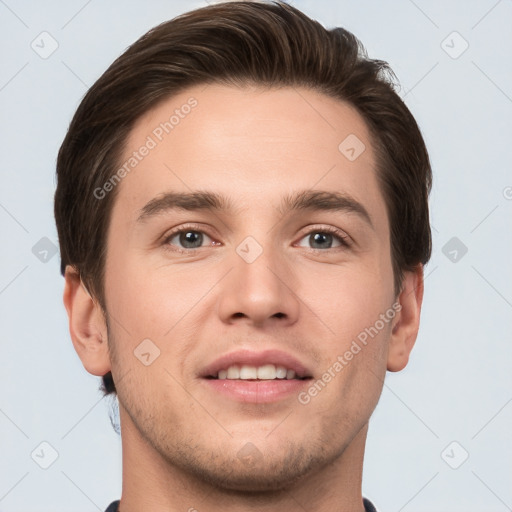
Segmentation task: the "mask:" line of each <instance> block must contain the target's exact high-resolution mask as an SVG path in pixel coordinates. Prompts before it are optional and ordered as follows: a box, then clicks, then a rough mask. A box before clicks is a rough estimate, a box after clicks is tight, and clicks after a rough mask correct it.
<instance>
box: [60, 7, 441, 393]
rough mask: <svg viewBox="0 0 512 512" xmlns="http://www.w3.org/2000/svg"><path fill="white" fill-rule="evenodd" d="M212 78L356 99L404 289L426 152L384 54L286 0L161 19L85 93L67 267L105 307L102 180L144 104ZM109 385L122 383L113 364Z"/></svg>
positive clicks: (73, 142) (427, 243) (71, 190)
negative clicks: (370, 51)
mask: <svg viewBox="0 0 512 512" xmlns="http://www.w3.org/2000/svg"><path fill="white" fill-rule="evenodd" d="M206 83H221V84H226V85H231V86H233V85H234V86H240V87H242V86H244V85H249V84H251V85H262V86H265V87H283V86H291V87H294V86H303V87H308V88H310V89H313V90H316V91H319V92H321V93H324V94H326V95H328V96H330V97H333V98H336V99H339V100H341V101H344V102H347V103H349V104H350V105H352V106H353V107H355V108H356V109H357V111H358V112H359V114H360V115H361V116H362V118H363V119H364V120H365V122H366V125H367V126H368V128H369V131H370V133H371V136H372V139H373V140H372V142H373V145H374V150H375V151H376V155H377V166H378V171H379V172H378V178H379V180H380V184H381V187H382V192H383V196H384V198H385V201H386V205H387V212H388V215H389V221H390V231H391V235H390V237H391V238H390V243H391V251H392V254H391V257H392V262H393V272H394V279H395V291H396V293H398V291H399V290H400V288H401V283H402V279H403V272H404V271H406V270H413V269H414V268H415V267H416V266H417V265H418V264H420V263H423V264H424V263H426V262H427V261H428V260H429V259H430V254H431V232H430V224H429V213H428V195H429V193H430V188H431V181H432V172H431V168H430V162H429V157H428V153H427V149H426V147H425V143H424V140H423V138H422V135H421V133H420V130H419V128H418V125H417V124H416V121H415V119H414V117H413V116H412V114H411V112H410V111H409V109H408V108H407V107H406V105H405V104H404V102H403V101H402V100H401V98H400V97H399V95H398V94H397V93H396V92H395V86H396V79H395V75H394V74H393V72H392V70H391V69H390V68H389V66H388V64H387V63H386V62H384V61H382V60H375V59H369V58H368V56H367V53H366V51H365V49H364V47H363V46H362V44H361V43H360V41H359V40H358V39H357V38H356V37H355V36H354V35H353V34H351V33H350V32H348V31H347V30H345V29H343V28H339V27H338V28H333V29H331V30H327V29H326V28H324V27H323V26H322V25H321V24H320V23H318V22H317V21H314V20H312V19H310V18H309V17H307V16H306V15H305V14H303V13H302V12H300V11H299V10H297V9H296V8H294V7H292V6H290V5H288V4H286V3H282V2H279V1H272V2H256V1H252V2H251V1H248V2H245V1H238V2H229V3H221V4H214V5H209V6H207V7H204V8H201V9H197V10H194V11H191V12H188V13H185V14H183V15H181V16H178V17H176V18H174V19H173V20H171V21H168V22H165V23H163V24H161V25H159V26H157V27H155V28H153V29H152V30H150V31H149V32H148V33H147V34H145V35H144V36H142V37H141V38H140V39H139V40H138V41H136V42H135V43H134V44H133V45H132V46H130V47H129V48H128V49H127V50H126V52H125V53H123V54H122V55H121V56H120V57H119V58H118V59H116V60H115V61H114V62H113V64H112V65H111V66H110V67H109V68H108V69H107V71H106V72H105V73H104V74H103V75H102V76H101V77H100V78H99V79H98V81H97V82H96V83H95V84H94V85H93V86H92V87H91V88H90V89H89V91H88V92H87V94H86V95H85V97H84V99H83V100H82V102H81V104H80V106H79V107H78V109H77V111H76V113H75V115H74V117H73V120H72V121H71V124H70V127H69V130H68V133H67V135H66V137H65V139H64V141H63V143H62V146H61V148H60V151H59V155H58V160H57V190H56V193H55V219H56V223H57V230H58V235H59V244H60V252H61V272H62V274H63V275H64V272H65V268H66V265H73V266H74V267H75V268H76V269H77V270H78V272H79V273H80V275H81V277H82V279H83V281H84V284H85V285H86V286H87V288H88V289H89V291H90V292H91V293H92V295H93V296H94V297H95V298H97V300H98V302H99V304H100V305H101V306H102V308H103V309H104V310H105V300H104V299H105V295H104V288H103V285H104V263H105V255H106V250H107V240H106V237H107V228H108V226H109V221H110V215H111V211H112V207H113V204H114V200H115V197H116V193H117V189H118V188H119V187H116V188H114V189H113V190H112V191H111V192H110V193H109V194H108V195H107V196H106V197H104V198H103V199H101V200H100V199H98V198H97V196H96V195H95V194H94V191H95V190H97V189H98V188H100V187H102V186H103V185H104V183H105V182H107V180H109V179H110V178H111V177H112V176H113V175H114V174H115V172H116V169H117V168H118V166H119V163H120V158H121V153H122V151H123V149H124V144H125V142H126V140H127V138H128V135H129V133H130V131H131V129H132V127H133V125H134V123H135V122H136V121H137V119H138V118H139V117H140V116H142V115H143V114H144V113H146V112H147V111H148V110H150V109H151V108H153V107H155V106H156V104H157V103H158V102H160V101H162V100H163V99H165V98H168V97H170V96H172V95H175V94H177V93H179V92H181V91H183V90H184V89H186V88H189V87H191V86H193V85H198V84H206ZM340 142H341V141H340ZM103 391H104V392H105V393H106V394H108V393H115V385H114V382H113V379H112V374H111V373H110V372H109V373H108V374H107V375H105V376H104V377H103Z"/></svg>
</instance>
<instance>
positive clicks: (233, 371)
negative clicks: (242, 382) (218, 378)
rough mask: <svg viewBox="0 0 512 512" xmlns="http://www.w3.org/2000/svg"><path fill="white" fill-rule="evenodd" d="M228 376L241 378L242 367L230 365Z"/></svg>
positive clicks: (229, 377)
mask: <svg viewBox="0 0 512 512" xmlns="http://www.w3.org/2000/svg"><path fill="white" fill-rule="evenodd" d="M227 378H228V379H239V378H240V369H239V368H238V366H230V367H229V368H228V373H227Z"/></svg>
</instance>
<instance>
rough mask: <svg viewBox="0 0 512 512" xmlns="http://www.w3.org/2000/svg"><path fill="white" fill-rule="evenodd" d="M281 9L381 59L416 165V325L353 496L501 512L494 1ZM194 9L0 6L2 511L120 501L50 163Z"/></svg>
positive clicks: (506, 3) (504, 101)
mask: <svg viewBox="0 0 512 512" xmlns="http://www.w3.org/2000/svg"><path fill="white" fill-rule="evenodd" d="M292 3H293V4H294V5H296V6H297V7H299V8H301V9H303V10H304V11H305V12H306V13H307V14H309V15H311V16H313V17H315V18H317V19H318V20H320V21H321V22H323V23H324V24H325V25H327V26H329V27H332V26H335V25H341V26H343V27H345V28H347V29H349V30H351V31H352V32H354V33H355V35H356V36H358V37H359V38H360V39H361V40H362V41H363V43H364V44H365V46H366V47H367V49H368V52H369V54H370V56H372V57H376V58H381V59H383V60H387V61H388V62H389V63H390V64H391V66H392V67H393V69H394V71H395V72H396V74H397V76H398V78H399V79H400V81H401V84H402V90H401V95H402V97H404V99H405V101H406V102H407V104H408V106H409V108H410V109H411V110H412V112H413V114H414V115H415V116H416V118H417V120H418V122H419V124H420V126H421V129H422V131H423V133H424V136H425V139H426V142H427V145H428V147H429V151H430V155H431V159H432V164H433V169H434V178H435V184H434V188H433V193H432V196H431V211H432V225H433V235H434V252H433V257H432V260H431V262H430V264H429V265H428V267H427V269H426V274H427V279H426V283H425V285H426V292H425V302H424V309H423V321H422V326H421V329H420V335H419V338H418V341H417V343H416V347H415V349H414V351H413V354H412V357H411V361H410V363H409V366H408V367H407V368H406V369H405V370H404V371H402V372H400V373H398V374H389V375H388V377H387V380H386V384H385V386H384V391H383V395H382V398H381V401H380V403H379V405H378V406H377V409H376V411H375V414H374V416H373V418H372V420H371V422H370V432H369V437H368V444H367V453H366V459H365V469H364V480H363V491H364V495H366V496H368V497H370V498H371V499H372V500H374V502H375V503H376V505H377V506H378V508H379V510H380V511H382V512H399V511H404V512H413V511H414V512H427V511H428V512H436V511H439V512H441V511H454V512H456V511H459V512H477V511H478V512H484V511H485V512H501V511H505V510H512V508H511V507H512V485H511V484H512V475H511V473H512V468H511V461H512V439H511V432H512V429H511V426H512V421H511V420H512V403H511V402H512V385H511V384H512V372H511V370H510V368H511V363H512V343H511V332H512V329H511V327H512V288H511V284H512V266H511V261H512V236H511V235H512V233H511V227H512V225H511V220H512V172H511V161H512V159H511V156H512V149H511V147H512V123H511V121H510V120H511V116H512V1H510V0H501V1H496V0H481V1H467V0H457V1H452V2H447V1H444V0H443V1H441V0H436V1H431V2H427V1H422V0H416V1H415V2H413V1H412V0H393V1H386V2H377V1H374V2H371V1H355V0H352V1H349V0H344V1H340V0H336V1H328V0H315V1H313V0H310V1H309V0H303V1H301V0H296V1H294V2H292ZM201 5H206V4H205V3H204V2H200V1H199V0H197V1H177V0H167V1H163V0H162V1H157V0H151V1H146V2H143V1H142V0H139V1H122V0H111V1H109V2H102V1H100V0H90V1H88V2H87V1H84V0H72V1H67V2H64V1H60V2H59V1H55V0H54V1H47V2H29V1H27V0H24V1H23V0H22V1H15V0H0V40H1V43H0V44H1V48H2V61H1V62H2V65H1V69H0V111H1V116H2V117H1V128H0V130H1V131H0V140H1V152H0V158H1V167H0V172H1V188H0V229H1V231H0V234H1V243H2V249H1V265H0V312H1V318H2V321H1V332H2V340H1V345H0V346H1V349H2V352H1V359H0V389H1V394H0V443H1V456H0V457H1V464H0V465H1V470H0V510H1V511H4V512H18V511H24V512H27V511H51V512H59V511H64V510H65V511H66V512H74V511H95V510H101V511H103V510H104V508H105V507H106V506H107V505H108V503H110V501H111V500H113V499H116V498H118V497H119V496H120V492H121V450H120V439H119V437H118V435H117V434H116V433H115V432H114V430H113V428H112V426H111V424H110V420H109V415H108V411H109V405H110V403H109V400H107V399H102V398H101V394H100V393H99V391H98V385H99V379H98V378H96V377H92V376H90V375H89V374H87V373H86V372H85V370H84V369H83V367H82V365H81V363H80V361H79V359H78V357H77V356H76V354H75V352H74V349H73V347H72V344H71V341H70V338H69V334H68V330H67V318H66V314H65V310H64V308H63V306H62V300H61V296H62V289H63V279H62V277H60V274H59V257H58V254H55V255H54V254H52V252H51V248H52V246H53V245H56V244H57V236H56V230H55V227H54V220H53V211H52V207H53V204H52V201H53V192H54V172H55V159H56V154H57V151H58V148H59V146H60V143H61V142H62V139H63V137H64V135H65V132H66V129H67V126H68V124H69V121H70V120H71V116H72V115H73V113H74V111H75V109H76V107H77V106H78V103H79V101H80V99H81V98H82V96H83V95H84V93H85V91H86V90H87V88H88V87H89V86H90V85H92V84H93V82H94V81H95V80H96V79H97V78H98V77H99V76H100V75H101V73H102V72H103V71H104V70H105V69H106V67H107V66H108V65H109V64H110V63H111V61H112V60H113V59H114V58H115V57H117V56H118V55H119V54H120V53H122V51H123V50H124V49H125V48H126V47H127V46H128V45H129V44H130V43H132V42H133V41H134V40H135V39H136V38H138V37H139V36H140V35H142V34H143V33H144V32H146V31H147V30H148V29H149V28H151V27H152V26H154V25H156V24H158V23H160V22H162V21H164V20H167V19H170V18H172V17H174V16H175V15H177V14H179V13H182V12H184V11H186V10H190V9H192V8H195V7H199V6H201ZM43 31H46V32H48V33H49V34H50V35H51V36H48V35H40V34H41V33H42V32H43ZM454 31H456V32H457V33H458V35H457V34H453V32H454ZM52 39H53V40H55V41H56V43H57V44H58V48H57V49H56V51H55V52H54V53H53V54H51V55H49V56H46V55H44V52H49V51H50V50H51V49H52V44H56V43H54V42H53V41H52ZM443 41H444V42H443ZM31 44H32V45H33V46H34V47H35V49H37V51H35V50H34V49H33V48H32V47H31ZM466 44H468V45H469V46H468V48H467V49H466V50H465V51H464V52H463V53H461V52H462V50H464V48H465V46H466ZM38 52H39V53H38ZM41 54H43V56H45V57H47V58H42V57H41ZM44 237H46V238H47V239H48V240H43V241H41V239H42V238H44ZM453 237H456V238H457V240H455V241H452V242H450V243H449V241H450V240H451V239H452V238H453ZM447 243H449V245H446V244H447ZM36 244H38V245H36ZM461 244H464V246H465V247H467V253H465V254H463V246H462V245H461ZM34 246H35V248H34ZM443 248H444V252H443ZM45 251H47V252H45ZM454 251H455V252H454ZM445 253H446V254H445ZM453 259H455V261H452V260H453ZM42 442H46V443H49V444H50V445H51V447H53V448H50V447H49V446H48V445H42V446H41V445H40V443H42ZM453 442H455V444H452V443H453ZM52 449H54V450H56V452H57V453H58V458H57V459H56V460H55V462H53V464H51V465H50V466H49V467H48V469H42V468H41V467H40V465H41V464H42V465H45V464H49V463H50V462H51V461H52V453H53V452H52ZM466 452H467V454H468V455H469V457H468V458H467V460H464V458H465V456H466ZM31 454H32V455H31ZM451 466H453V467H457V466H458V468H457V469H453V468H452V467H451Z"/></svg>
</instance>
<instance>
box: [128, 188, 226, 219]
mask: <svg viewBox="0 0 512 512" xmlns="http://www.w3.org/2000/svg"><path fill="white" fill-rule="evenodd" d="M231 209H232V207H231V202H230V201H229V200H228V199H227V198H226V197H224V196H221V195H220V194H217V193H215V192H203V191H199V190H198V191H195V192H190V193H179V192H167V193H165V194H163V195H161V196H158V197H155V198H154V199H151V201H149V202H148V203H147V204H146V205H145V206H144V207H143V208H141V210H140V212H139V216H138V218H137V222H142V221H145V220H147V219H149V218H150V217H154V216H156V215H158V214H160V213H164V212H166V211H168V210H187V211H198V210H207V211H220V210H231Z"/></svg>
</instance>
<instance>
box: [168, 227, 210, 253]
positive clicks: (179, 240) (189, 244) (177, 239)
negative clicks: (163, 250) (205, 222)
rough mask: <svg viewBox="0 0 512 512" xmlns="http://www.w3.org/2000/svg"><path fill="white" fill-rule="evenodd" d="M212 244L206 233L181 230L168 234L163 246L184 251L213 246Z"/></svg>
mask: <svg viewBox="0 0 512 512" xmlns="http://www.w3.org/2000/svg"><path fill="white" fill-rule="evenodd" d="M214 243H215V242H214V241H213V240H212V239H211V238H210V237H209V236H208V235H207V234H206V233H203V232H202V231H198V230H195V229H181V230H180V231H175V232H174V233H172V234H170V235H169V236H168V237H167V238H166V239H165V244H167V245H174V246H177V248H178V249H184V250H187V249H188V250H190V249H198V248H199V247H204V246H205V245H214Z"/></svg>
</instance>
